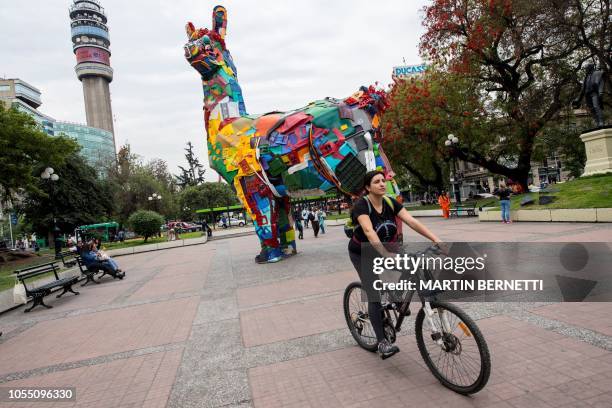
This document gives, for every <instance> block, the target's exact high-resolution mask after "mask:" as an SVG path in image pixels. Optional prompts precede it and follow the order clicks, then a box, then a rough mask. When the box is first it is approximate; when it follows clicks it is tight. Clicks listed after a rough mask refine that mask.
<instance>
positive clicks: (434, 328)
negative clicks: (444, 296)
mask: <svg viewBox="0 0 612 408" xmlns="http://www.w3.org/2000/svg"><path fill="white" fill-rule="evenodd" d="M427 272H429V271H427ZM403 276H404V274H402V277H403ZM415 278H416V280H417V282H420V281H422V280H425V277H424V270H423V269H418V270H417V271H416V272H415V273H414V274H412V275H411V280H412V279H415ZM400 279H401V278H400ZM414 292H415V291H414V290H412V291H406V294H405V296H404V298H403V300H402V302H401V307H400V308H399V310H397V309H395V308H393V309H392V310H393V311H394V314H395V318H396V319H395V320H396V325H395V327H394V329H395V331H396V332H397V331H400V329H401V326H402V323H403V320H404V317H405V316H408V315H410V302H411V301H412V297H413V296H414ZM416 292H417V293H418V295H419V298H420V299H421V305H422V307H423V311H424V312H425V317H426V318H427V320H428V321H429V324H430V325H431V338H432V339H433V340H434V341H435V342H436V344H438V345H439V346H440V347H442V346H443V345H444V343H443V341H442V333H450V332H451V327H450V323H449V322H448V317H447V316H446V313H444V311H443V310H440V311H438V312H437V313H438V314H439V315H440V321H441V322H442V326H443V327H441V328H439V327H438V324H437V323H436V321H435V319H434V315H435V314H436V312H434V310H433V309H432V307H431V301H436V300H437V299H436V296H435V294H434V295H431V294H426V293H423V291H421V290H420V289H419V286H417V289H416ZM396 310H397V311H396ZM398 312H399V316H398V315H397V314H398ZM385 313H386V315H387V316H386V317H387V318H390V317H391V316H390V313H389V310H388V309H385Z"/></svg>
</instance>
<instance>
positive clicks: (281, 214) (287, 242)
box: [276, 197, 297, 255]
mask: <svg viewBox="0 0 612 408" xmlns="http://www.w3.org/2000/svg"><path fill="white" fill-rule="evenodd" d="M276 206H277V208H278V235H279V238H280V245H281V250H282V251H283V255H293V254H296V253H297V248H296V245H295V230H294V229H293V222H292V219H291V201H290V200H289V197H282V198H277V199H276Z"/></svg>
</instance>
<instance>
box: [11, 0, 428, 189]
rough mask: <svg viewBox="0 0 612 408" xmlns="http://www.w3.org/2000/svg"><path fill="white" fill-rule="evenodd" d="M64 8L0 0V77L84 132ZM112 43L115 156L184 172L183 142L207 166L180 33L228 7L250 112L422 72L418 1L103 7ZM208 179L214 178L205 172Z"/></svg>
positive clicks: (63, 2)
mask: <svg viewBox="0 0 612 408" xmlns="http://www.w3.org/2000/svg"><path fill="white" fill-rule="evenodd" d="M71 3H72V1H71V0H27V1H12V0H0V4H1V7H0V38H1V39H2V40H1V41H0V76H1V77H5V78H20V79H23V80H25V81H26V82H29V83H30V84H32V85H34V86H35V87H37V88H39V89H40V90H41V91H42V101H43V105H42V106H41V107H40V110H41V111H42V112H43V113H46V114H48V115H51V116H52V117H54V118H55V119H57V120H67V121H72V122H81V123H85V108H84V102H83V93H82V87H81V83H80V82H79V81H78V79H77V78H76V74H75V73H74V65H75V64H76V61H75V56H74V54H73V52H72V43H71V40H70V19H69V16H68V7H69V6H70V4H71ZM101 3H102V6H103V7H104V8H105V10H106V14H107V17H108V26H109V30H110V39H111V52H112V56H111V65H112V67H113V69H114V71H115V73H114V80H113V82H112V83H111V85H110V88H111V95H112V104H113V113H114V115H115V137H116V140H117V147H119V146H120V145H122V144H124V143H126V142H129V143H130V145H131V146H132V151H133V152H134V153H137V154H139V155H141V156H142V157H143V159H144V160H145V161H148V160H150V159H153V158H161V159H164V160H166V161H167V162H168V164H169V167H170V170H171V171H172V172H174V173H177V172H178V169H177V165H179V164H184V161H185V160H184V153H183V150H182V149H183V147H184V146H185V143H186V142H187V141H189V140H190V141H192V142H193V143H194V145H196V146H197V153H198V155H199V157H200V159H201V161H203V162H205V163H206V164H207V163H208V160H207V158H206V140H205V133H204V120H203V114H202V88H201V84H200V79H199V75H198V74H197V73H196V71H194V70H193V69H192V68H191V67H189V65H188V64H187V62H186V61H185V59H184V57H183V48H182V46H183V44H184V43H185V41H186V34H185V31H184V26H185V23H186V22H187V21H192V22H193V23H194V24H195V25H196V27H207V28H210V26H211V14H212V8H213V7H214V6H215V5H216V4H222V5H224V6H225V7H226V8H227V10H228V26H227V37H226V44H227V47H228V48H229V50H230V51H231V53H232V57H233V59H234V62H235V64H236V68H237V70H238V79H239V81H240V85H241V87H242V92H243V95H244V98H245V103H246V108H247V111H248V112H249V113H264V112H268V111H272V110H287V109H294V108H298V107H301V106H304V105H305V104H307V103H308V102H310V101H313V100H316V99H321V98H324V97H326V96H332V97H337V98H341V97H346V96H348V95H350V94H352V93H353V92H354V91H356V90H357V89H358V87H359V86H360V85H369V84H372V83H374V82H376V81H378V82H379V83H381V84H383V85H386V84H388V83H389V82H390V81H391V69H392V67H393V66H396V65H403V61H404V59H405V61H406V63H407V64H409V65H412V64H418V63H420V58H419V55H418V41H419V37H420V36H421V34H422V32H423V28H422V25H421V18H422V15H423V13H422V8H423V6H424V5H425V4H427V3H428V1H425V0H411V1H406V0H398V1H395V0H394V1H389V0H387V1H382V2H373V1H370V0H367V1H366V0H358V1H355V0H338V1H329V0H327V1H318V0H317V1H314V0H313V1H308V0H303V1H299V2H297V1H285V2H279V1H270V0H265V1H261V0H258V1H257V2H254V1H247V0H242V1H218V2H206V1H202V0H129V1H128V0H101ZM207 173H208V175H207V179H208V180H216V174H215V173H213V172H212V171H207Z"/></svg>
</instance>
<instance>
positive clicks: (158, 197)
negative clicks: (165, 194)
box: [149, 193, 162, 211]
mask: <svg viewBox="0 0 612 408" xmlns="http://www.w3.org/2000/svg"><path fill="white" fill-rule="evenodd" d="M161 199H162V196H161V195H160V194H157V193H153V194H151V195H150V196H149V201H151V202H152V203H153V208H154V209H155V211H157V204H156V203H157V202H158V201H161Z"/></svg>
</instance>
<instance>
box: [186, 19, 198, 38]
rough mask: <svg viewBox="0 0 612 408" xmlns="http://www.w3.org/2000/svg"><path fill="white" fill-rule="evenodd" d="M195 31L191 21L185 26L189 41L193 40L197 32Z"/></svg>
mask: <svg viewBox="0 0 612 408" xmlns="http://www.w3.org/2000/svg"><path fill="white" fill-rule="evenodd" d="M195 30H196V29H195V27H194V25H193V23H192V22H191V21H190V22H188V23H187V24H185V31H186V32H187V39H189V40H191V39H193V33H194V32H195Z"/></svg>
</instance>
